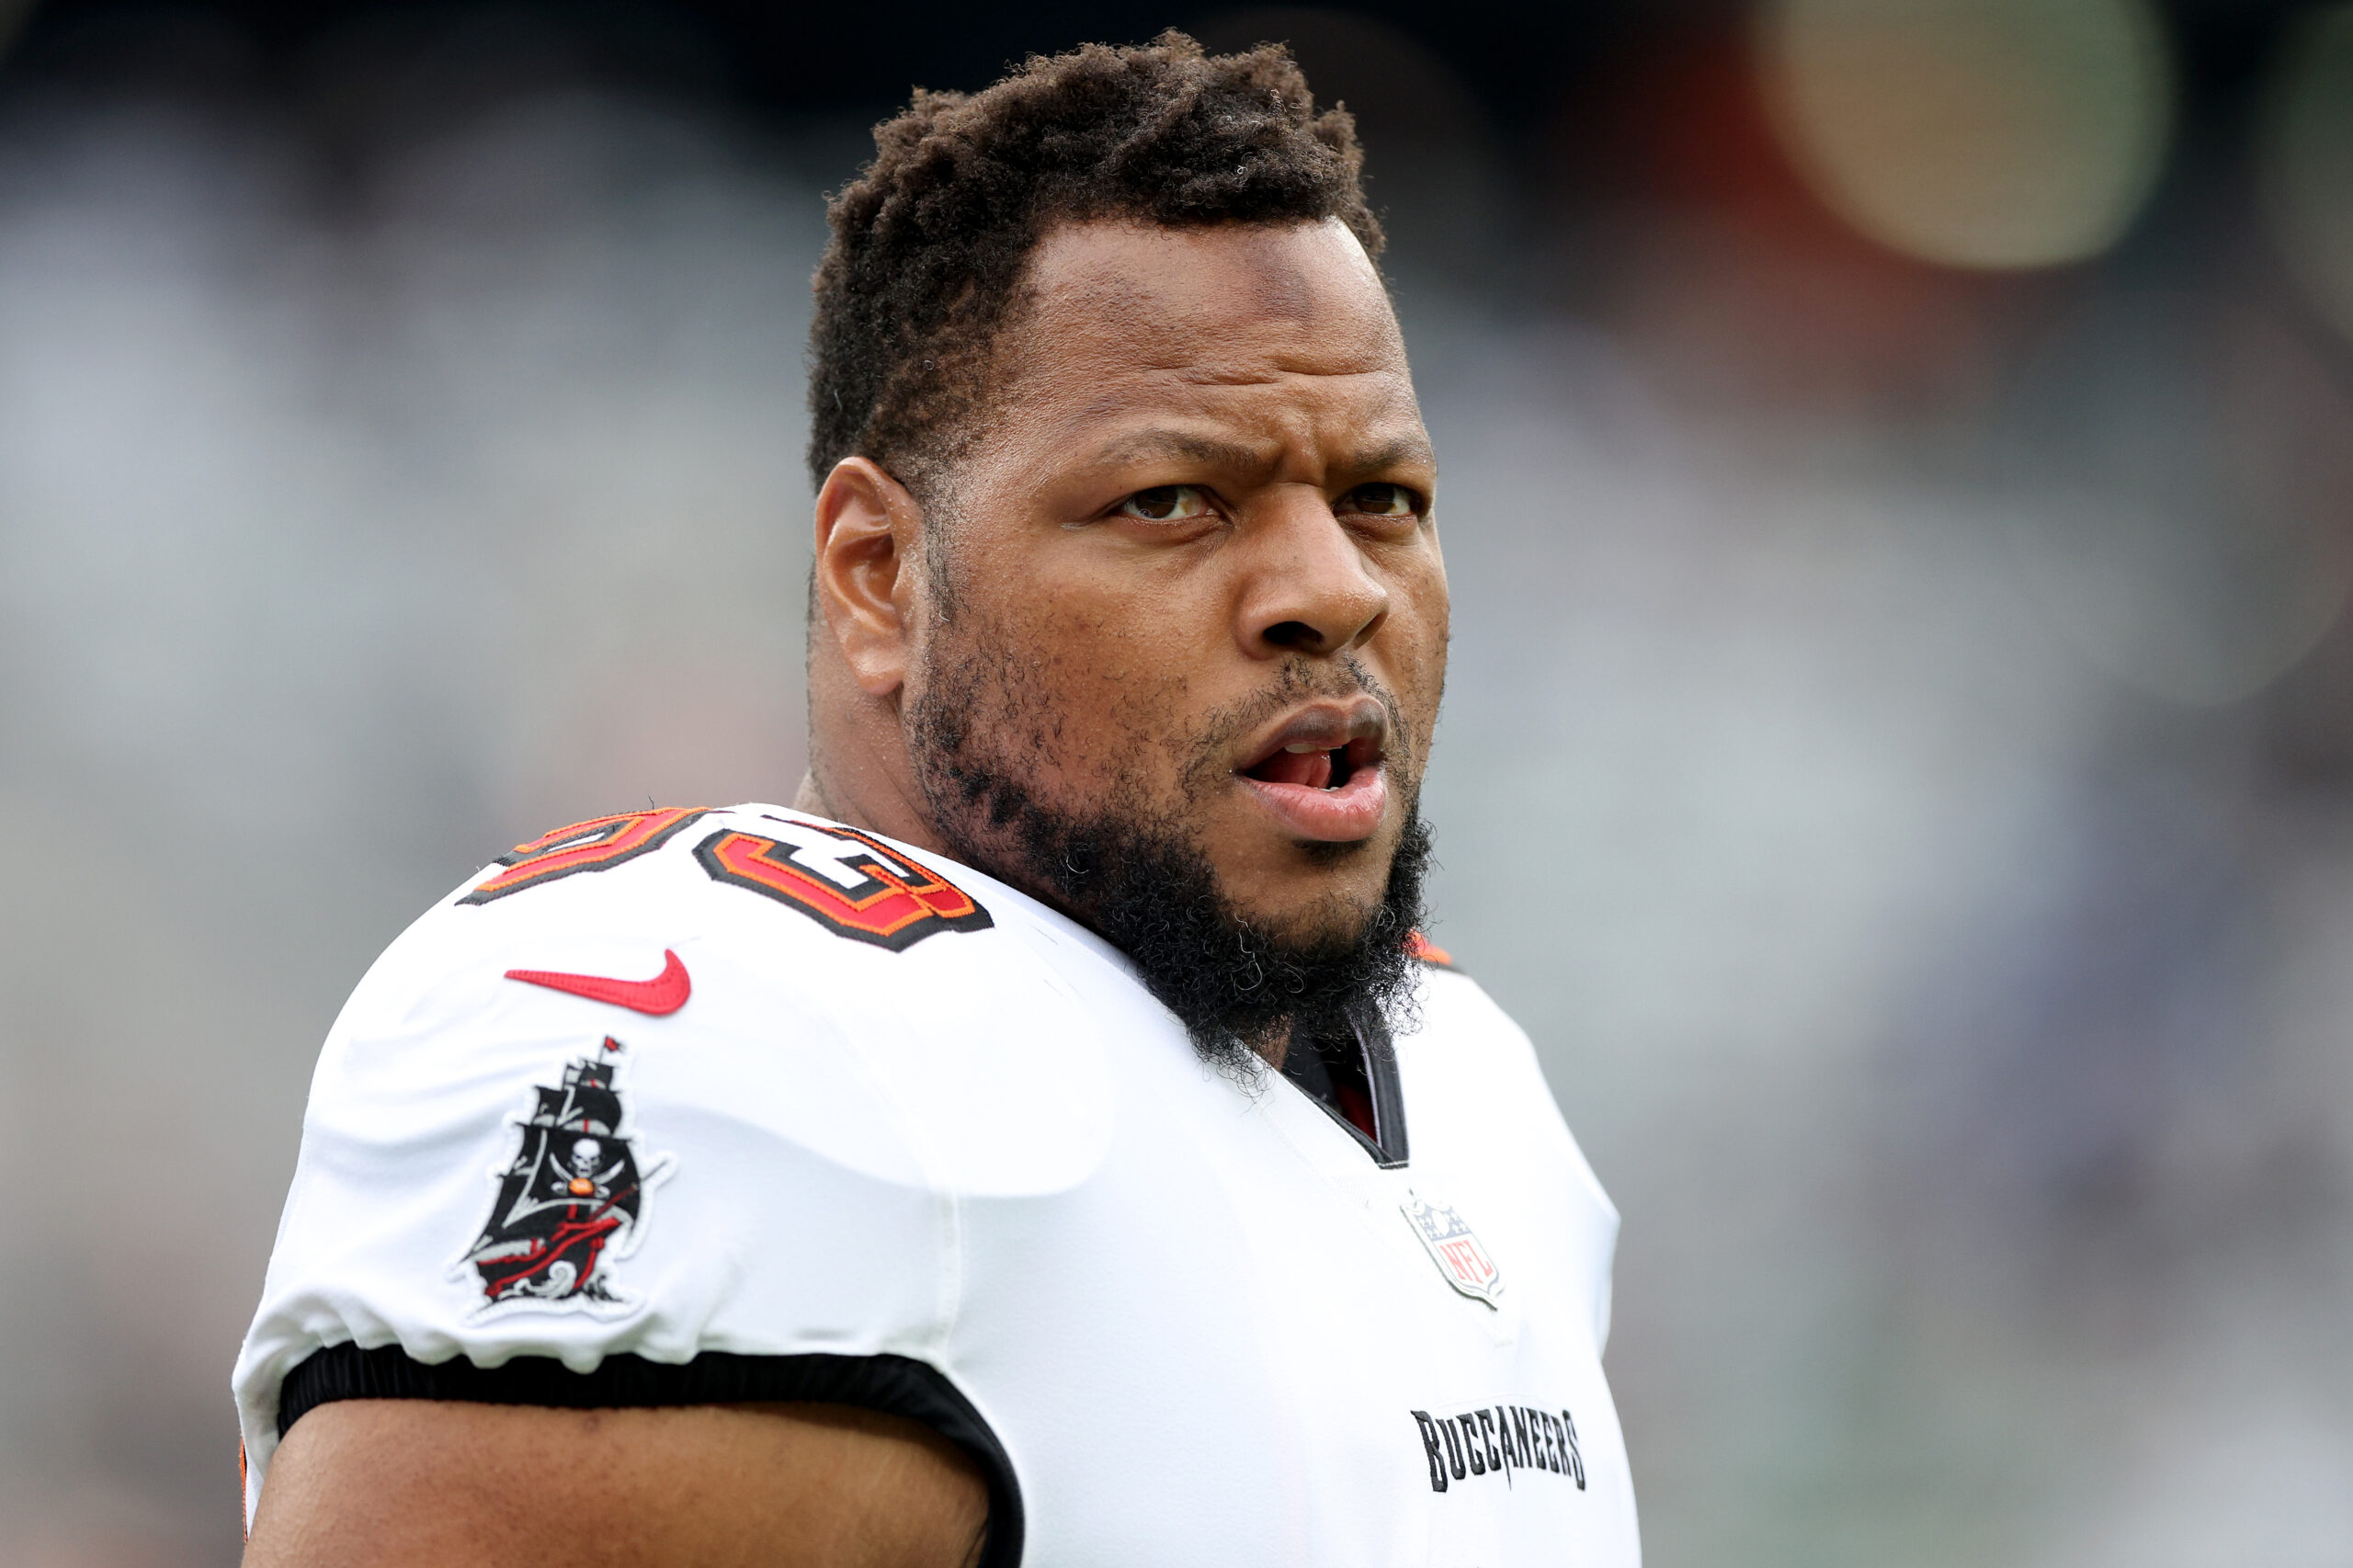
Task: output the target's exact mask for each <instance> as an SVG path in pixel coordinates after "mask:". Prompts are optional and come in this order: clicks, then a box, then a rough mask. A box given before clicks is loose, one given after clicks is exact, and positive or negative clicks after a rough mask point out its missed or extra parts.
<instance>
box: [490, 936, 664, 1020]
mask: <svg viewBox="0 0 2353 1568" xmlns="http://www.w3.org/2000/svg"><path fill="white" fill-rule="evenodd" d="M662 959H663V964H662V972H661V973H659V974H657V975H655V976H654V978H653V979H651V980H615V979H613V978H612V977H611V976H610V975H605V974H565V973H564V972H563V971H561V970H552V969H510V970H508V971H506V978H507V979H509V980H519V981H521V982H523V983H525V984H526V985H544V986H546V987H547V988H548V989H549V990H551V991H569V992H571V993H572V994H574V996H585V997H587V998H588V1000H590V1001H591V1002H610V1003H611V1004H612V1005H613V1006H616V1007H627V1008H629V1009H630V1010H631V1012H637V1013H651V1014H653V1015H654V1017H657V1018H658V1017H662V1016H663V1015H664V1014H665V1013H675V1012H676V1011H677V1010H678V1009H679V1008H681V1007H683V1006H686V1005H687V997H688V995H690V994H692V993H693V991H694V983H692V982H691V981H689V980H688V978H687V966H686V965H685V964H682V963H680V962H679V961H678V955H677V954H676V953H674V952H672V951H671V950H670V949H667V948H665V949H662Z"/></svg>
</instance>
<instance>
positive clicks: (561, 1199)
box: [234, 845, 984, 1519]
mask: <svg viewBox="0 0 2353 1568" xmlns="http://www.w3.org/2000/svg"><path fill="white" fill-rule="evenodd" d="M685 849H686V846H683V845H682V846H679V848H678V852H677V853H675V854H671V855H665V856H662V857H659V858H648V859H646V860H644V861H642V862H641V863H638V864H633V865H630V866H626V867H621V868H618V869H612V870H609V871H606V872H603V873H601V874H599V875H598V876H597V877H594V878H588V877H582V878H579V879H577V880H576V884H575V883H565V884H563V885H559V886H550V887H546V888H541V889H536V890H533V891H530V892H527V893H524V894H520V895H518V896H516V897H514V898H512V899H508V900H501V901H499V902H497V903H468V902H467V901H466V899H465V897H464V894H465V893H466V892H467V890H465V889H460V891H459V892H458V893H455V894H452V895H451V897H450V899H449V900H446V901H444V903H442V904H441V905H440V906H438V907H437V908H436V909H435V910H434V911H432V912H430V913H428V914H427V915H426V916H425V917H424V918H423V919H422V920H420V921H419V922H418V923H417V925H416V926H413V927H412V928H411V929H410V930H409V931H408V932H407V933H406V934H404V936H403V937H401V939H400V940H399V941H397V942H396V943H395V944H394V945H393V946H392V949H389V950H388V951H387V952H386V953H385V955H384V956H383V958H382V959H381V960H379V962H378V963H377V965H376V966H375V967H374V968H373V969H372V970H371V971H369V975H368V976H367V978H366V979H365V980H363V982H362V983H361V984H360V986H359V987H358V991H357V992H356V993H355V994H354V995H353V996H352V998H351V999H350V1001H349V1003H348V1004H347V1006H346V1008H345V1010H344V1012H343V1014H342V1016H341V1017H339V1018H338V1020H337V1022H336V1023H335V1027H334V1028H333V1030H332V1031H331V1033H330V1034H329V1036H328V1038H327V1040H326V1042H325V1045H324V1050H323V1051H322V1053H321V1056H320V1059H319V1062H318V1067H317V1071H316V1074H315V1076H314V1078H313V1084H312V1090H311V1097H310V1104H309V1109H308V1111H307V1113H306V1115H305V1118H304V1122H303V1129H302V1139H301V1153H300V1155H299V1159H298V1162H297V1166H296V1172H295V1176H294V1180H293V1184H292V1187H291V1190H290V1195H289V1198H288V1201H287V1205H286V1208H285V1210H284V1213H283V1216H282V1218H281V1220H280V1222H279V1228H278V1238H277V1242H276V1244H275V1247H274V1249H273V1252H272V1255H271V1259H270V1264H269V1268H268V1273H267V1280H266V1283H265V1286H264V1290H263V1296H262V1301H261V1304H260V1307H259V1310H258V1312H257V1313H256V1318H255V1321H254V1324H253V1327H252V1329H251V1331H250V1333H249V1335H248V1336H247V1338H246V1341H245V1344H244V1349H243V1352H242V1354H241V1355H240V1357H239V1359H238V1363H237V1368H236V1371H235V1375H234V1388H235V1393H236V1397H237V1403H238V1407H239V1418H240V1425H241V1428H242V1432H243V1437H244V1445H245V1452H246V1456H247V1465H248V1471H247V1482H246V1509H247V1517H248V1518H249V1519H250V1517H251V1516H252V1511H253V1509H254V1508H255V1507H256V1506H257V1503H258V1500H259V1497H260V1493H261V1487H262V1483H263V1481H264V1479H265V1477H266V1475H267V1468H268V1462H269V1458H270V1455H271V1452H272V1450H273V1449H275V1448H276V1446H277V1443H278V1438H279V1437H280V1435H281V1430H282V1424H283V1423H287V1422H290V1419H291V1417H292V1416H294V1415H300V1414H301V1409H302V1408H307V1404H306V1403H303V1402H304V1401H312V1402H315V1400H316V1399H317V1398H318V1397H319V1396H320V1387H319V1383H320V1379H319V1377H318V1375H317V1374H318V1370H319V1369H320V1368H323V1367H327V1366H329V1365H330V1364H332V1365H335V1366H337V1367H339V1368H341V1370H339V1371H336V1372H335V1377H336V1378H338V1379H347V1378H352V1377H357V1378H359V1379H360V1380H361V1381H362V1384H363V1385H364V1386H360V1387H358V1388H357V1389H351V1388H347V1389H345V1390H343V1391H342V1395H337V1394H335V1392H334V1391H329V1397H338V1396H343V1395H348V1394H349V1393H351V1392H360V1393H368V1392H389V1393H399V1392H430V1390H429V1388H426V1389H422V1390H420V1389H418V1388H407V1387H395V1386H393V1384H395V1383H397V1382H399V1381H401V1380H403V1379H408V1380H410V1381H415V1378H416V1377H419V1376H424V1375H425V1374H424V1373H419V1372H412V1371H410V1370H405V1369H442V1371H441V1372H440V1373H438V1374H435V1375H436V1376H438V1377H439V1378H440V1380H441V1381H439V1382H435V1383H432V1384H431V1387H450V1386H457V1385H453V1384H451V1383H449V1381H448V1380H449V1378H452V1377H455V1378H458V1379H460V1380H463V1379H465V1378H468V1377H472V1376H474V1375H475V1374H479V1373H486V1372H488V1371H490V1370H491V1369H500V1368H503V1367H507V1366H509V1365H510V1364H511V1363H517V1362H518V1360H521V1359H522V1358H536V1359H532V1360H529V1361H527V1362H525V1363H524V1369H525V1370H528V1371H529V1372H531V1373H532V1374H533V1375H536V1376H540V1377H542V1378H543V1379H544V1378H546V1377H548V1376H549V1375H551V1374H552V1373H553V1372H554V1370H555V1369H556V1368H557V1367H558V1366H560V1367H561V1368H562V1369H565V1370H567V1371H569V1372H570V1373H574V1374H594V1373H597V1371H598V1370H599V1369H608V1377H607V1379H606V1381H607V1382H608V1383H609V1382H610V1381H611V1375H610V1369H614V1368H620V1367H627V1368H629V1369H632V1370H631V1373H630V1376H631V1378H633V1379H635V1382H634V1384H632V1386H638V1387H642V1388H646V1389H657V1390H658V1389H662V1388H670V1389H672V1391H673V1392H676V1390H677V1389H685V1388H688V1384H687V1383H682V1382H679V1381H678V1380H677V1378H676V1377H675V1376H670V1375H668V1374H665V1373H664V1372H663V1370H662V1369H678V1368H684V1367H686V1366H688V1364H689V1363H694V1362H696V1361H697V1359H698V1358H709V1359H708V1360H706V1361H705V1362H704V1364H703V1365H704V1369H705V1371H706V1372H709V1370H710V1369H711V1368H721V1369H725V1368H728V1367H734V1366H740V1365H741V1364H744V1363H745V1362H748V1361H749V1360H750V1359H753V1358H803V1360H802V1363H801V1365H802V1368H803V1369H804V1370H807V1369H811V1368H821V1367H822V1366H823V1365H824V1364H825V1363H821V1362H820V1361H818V1360H815V1359H810V1358H832V1359H833V1361H834V1362H835V1363H839V1362H840V1361H841V1359H842V1358H887V1359H888V1361H889V1362H890V1363H891V1364H893V1365H898V1364H902V1363H904V1364H906V1365H912V1366H915V1367H918V1368H920V1367H932V1366H938V1365H939V1364H940V1363H941V1362H942V1361H943V1359H944V1358H943V1356H942V1353H941V1346H943V1344H944V1343H945V1341H946V1337H947V1335H948V1334H949V1328H950V1326H951V1324H952V1322H953V1318H954V1313H955V1304H956V1303H955V1290H956V1278H957V1269H956V1262H955V1257H954V1249H955V1219H956V1210H955V1201H954V1198H953V1195H952V1194H950V1193H948V1192H945V1191H943V1190H942V1188H941V1185H940V1183H939V1182H938V1180H937V1179H936V1171H935V1170H934V1169H933V1168H932V1166H931V1165H927V1163H926V1158H925V1157H924V1151H923V1150H922V1149H921V1148H920V1147H919V1144H920V1142H921V1139H920V1138H919V1137H917V1136H915V1135H913V1134H911V1131H910V1125H909V1121H908V1118H907V1115H906V1112H905V1109H904V1106H903V1104H902V1103H901V1100H902V1099H903V1097H904V1096H895V1095H894V1093H893V1092H892V1086H891V1085H890V1084H889V1083H888V1082H887V1079H886V1078H885V1077H883V1076H880V1075H878V1074H877V1071H876V1069H875V1065H874V1058H875V1053H876V1046H875V1042H874V1041H873V1040H871V1039H870V1038H868V1036H869V1035H870V1033H871V1031H870V1030H861V1028H858V1020H857V1019H856V1018H854V1017H850V1016H849V1015H847V1013H846V1012H845V1009H844V1008H843V1006H842V1005H841V1002H840V998H839V996H838V995H837V994H835V993H834V992H833V991H832V990H829V987H828V984H827V983H826V982H827V980H828V978H829V973H833V974H837V972H838V971H839V968H840V965H839V963H838V961H833V962H832V963H831V964H830V971H829V960H832V959H833V955H832V953H831V951H830V949H827V948H826V947H825V946H824V941H825V940H826V938H824V937H823V936H822V934H817V935H813V936H808V937H805V939H804V938H803V937H802V935H801V933H799V932H797V931H796V930H794V929H791V928H790V926H785V927H781V928H780V929H779V931H775V932H764V931H754V932H753V933H752V939H749V940H746V939H744V938H742V937H741V936H740V934H739V933H735V932H733V931H732V930H729V929H723V928H722V926H724V925H725V922H724V921H722V920H717V919H714V917H713V915H712V897H713V892H714V889H713V887H712V884H711V883H710V879H709V878H707V877H704V876H702V874H701V873H700V871H699V869H696V867H695V866H694V864H693V863H692V862H691V861H690V860H689V859H688V858H687V856H686V853H685ZM716 892H718V894H719V895H720V896H722V897H724V898H732V899H741V898H744V897H745V896H746V895H744V894H741V893H736V892H730V891H728V890H724V889H719V890H716ZM741 907H744V906H735V907H722V909H721V910H720V914H721V915H737V914H739V913H740V909H741ZM777 918H779V920H783V921H788V922H789V921H790V920H791V919H793V918H795V917H793V916H790V915H780V916H778V917H777ZM803 924H806V923H805V922H803ZM779 938H790V939H789V940H788V939H779ZM794 941H799V942H800V943H801V945H800V946H798V947H795V946H793V942H794ZM846 945H847V944H840V943H835V946H836V947H840V946H846ZM779 953H781V954H782V957H781V958H779V957H778V956H777V955H778V954H779ZM876 956H877V958H892V957H897V956H899V955H894V954H888V953H879V952H878V953H877V955H876ZM673 969H675V970H676V971H679V975H680V981H681V983H682V984H683V988H684V994H682V995H681V994H675V993H678V992H679V991H680V990H681V985H680V984H671V985H670V986H669V989H668V990H665V988H664V983H663V976H665V975H667V974H669V973H670V972H671V971H672V970H673ZM518 970H519V971H524V972H525V974H527V975H531V974H536V975H538V976H540V977H541V979H540V980H532V979H528V978H517V977H515V976H513V975H511V974H510V971H518ZM583 977H585V978H587V979H591V980H601V981H608V982H618V983H619V988H618V989H614V988H611V987H608V988H607V989H606V990H605V991H604V992H603V993H602V994H592V993H595V991H596V988H595V987H594V986H588V987H583V986H580V985H577V984H571V983H570V982H571V981H576V980H578V979H581V978H583ZM551 981H552V983H551ZM632 987H634V989H632ZM337 1347H340V1348H339V1349H338V1354H337V1356H336V1357H335V1358H323V1357H322V1353H323V1352H326V1351H328V1350H330V1349H335V1348H337ZM306 1363H310V1364H311V1365H312V1374H311V1375H310V1377H309V1379H308V1381H307V1382H305V1381H301V1380H298V1382H297V1386H296V1388H295V1389H293V1390H292V1391H290V1389H289V1386H288V1379H289V1376H290V1374H291V1373H294V1372H295V1371H296V1369H299V1368H302V1367H303V1366H305V1364H306ZM371 1368H372V1369H373V1370H372V1371H370V1370H369V1369H371ZM641 1374H642V1375H641ZM665 1377H667V1381H665ZM369 1379H374V1380H376V1381H374V1382H373V1383H369V1382H368V1380H369ZM562 1383H563V1380H562V1379H560V1378H559V1379H557V1380H556V1381H555V1383H554V1384H551V1385H550V1386H551V1387H552V1386H556V1384H562ZM468 1386H471V1385H468ZM502 1386H506V1387H508V1388H513V1387H516V1386H518V1385H517V1384H516V1383H515V1382H514V1381H513V1380H511V1379H510V1380H508V1381H506V1383H505V1384H503V1385H502ZM565 1386H574V1385H565ZM713 1386H717V1385H713ZM728 1386H731V1387H742V1388H745V1389H749V1390H751V1392H746V1393H744V1394H742V1395H740V1397H769V1398H773V1397H790V1395H789V1394H779V1392H777V1391H776V1390H775V1388H774V1387H773V1386H769V1385H763V1387H762V1388H754V1387H753V1386H752V1385H750V1384H743V1383H740V1382H739V1383H731V1384H729V1385H728ZM823 1386H828V1387H830V1386H833V1385H829V1384H828V1385H823ZM692 1387H693V1388H694V1389H698V1390H701V1391H702V1392H701V1393H700V1394H699V1396H698V1397H697V1400H696V1401H690V1402H699V1398H701V1397H710V1391H709V1390H708V1389H704V1388H703V1385H702V1384H701V1383H699V1382H697V1383H694V1384H693V1385H692ZM763 1388H764V1389H765V1392H763ZM461 1397H463V1395H461ZM801 1397H810V1396H808V1395H806V1394H804V1395H802V1396H801ZM290 1398H291V1399H292V1407H291V1408H290V1406H289V1400H290ZM527 1402H529V1403H566V1401H565V1400H564V1399H563V1398H550V1399H547V1400H544V1401H541V1400H536V1399H532V1400H528V1401H527ZM677 1402H680V1401H679V1400H677V1399H673V1398H648V1399H645V1400H642V1401H632V1400H626V1399H623V1400H615V1401H613V1403H677ZM983 1430H984V1427H983Z"/></svg>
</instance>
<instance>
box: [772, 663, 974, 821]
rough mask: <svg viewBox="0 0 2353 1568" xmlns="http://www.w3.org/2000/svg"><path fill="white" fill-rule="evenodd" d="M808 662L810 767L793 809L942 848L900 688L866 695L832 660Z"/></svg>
mask: <svg viewBox="0 0 2353 1568" xmlns="http://www.w3.org/2000/svg"><path fill="white" fill-rule="evenodd" d="M825 651H826V652H830V650H825ZM811 665H812V668H811V670H810V680H809V771H808V772H807V773H806V774H804V775H802V777H801V788H800V790H799V791H798V792H797V793H795V794H794V796H793V797H792V804H793V807H794V809H795V810H797V811H803V812H811V813H813V814H814V815H817V816H823V817H831V818H832V819H833V820H834V821H835V822H838V823H846V824H848V825H850V826H851V827H862V828H864V829H866V830H867V831H868V832H869V833H879V834H881V835H884V836H886V837H890V838H895V839H897V840H899V842H901V843H902V844H911V845H913V846H915V847H916V848H918V849H928V850H931V851H933V852H934V853H935V854H946V853H948V852H949V851H948V846H947V843H946V840H945V838H944V837H943V835H941V834H940V833H939V831H938V828H937V827H935V826H934V825H933V824H932V820H931V812H930V809H929V807H928V806H927V805H926V802H925V801H924V798H923V791H922V790H919V789H917V788H916V787H915V768H914V766H913V765H912V764H911V763H910V762H909V761H908V758H907V743H906V733H905V732H904V730H903V729H902V728H901V727H900V722H899V701H898V693H896V692H892V694H891V695H889V696H887V697H875V696H872V695H870V694H869V693H867V692H865V691H863V690H861V689H860V688H859V687H858V684H857V683H856V682H855V681H853V680H851V679H850V678H849V674H848V671H847V670H846V669H842V668H840V667H839V666H838V662H837V661H835V660H830V659H826V658H824V657H822V656H818V655H817V651H814V650H813V657H812V659H811Z"/></svg>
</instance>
